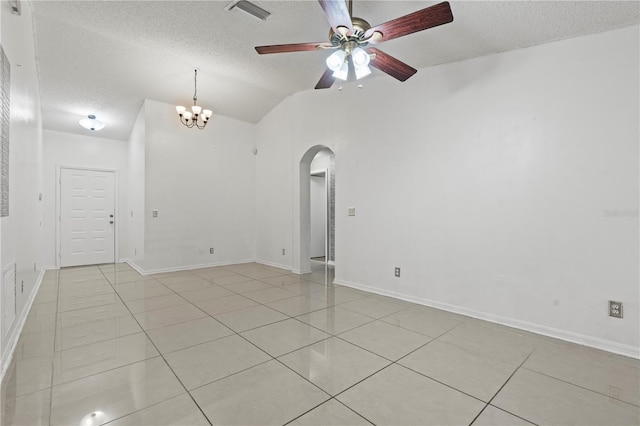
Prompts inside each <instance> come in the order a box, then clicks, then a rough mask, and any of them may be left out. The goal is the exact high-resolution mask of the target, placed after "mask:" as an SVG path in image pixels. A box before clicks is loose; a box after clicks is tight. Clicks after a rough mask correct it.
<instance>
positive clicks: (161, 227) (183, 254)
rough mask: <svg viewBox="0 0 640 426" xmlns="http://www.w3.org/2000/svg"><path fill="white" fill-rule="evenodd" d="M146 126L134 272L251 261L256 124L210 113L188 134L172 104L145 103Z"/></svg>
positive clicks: (252, 255) (252, 254)
mask: <svg viewBox="0 0 640 426" xmlns="http://www.w3.org/2000/svg"><path fill="white" fill-rule="evenodd" d="M145 121H146V123H145V125H146V130H145V132H146V137H145V140H146V147H145V149H146V151H145V191H146V194H145V257H144V260H142V261H140V263H139V264H138V266H139V267H141V268H142V269H143V270H144V271H147V272H148V271H159V270H167V269H176V268H185V267H193V266H196V265H210V264H221V263H231V262H239V261H250V260H252V259H254V257H255V245H254V242H255V226H254V223H255V220H254V217H255V216H254V199H255V190H254V188H255V178H254V173H255V156H254V154H253V149H254V147H255V125H252V124H249V123H245V122H242V121H238V120H234V119H230V118H226V117H222V116H216V115H214V116H213V118H212V119H211V121H210V122H209V124H208V125H207V127H206V128H205V129H204V130H198V129H195V128H193V129H188V128H186V127H184V126H183V125H182V124H180V122H179V120H178V117H177V115H176V112H175V106H173V105H169V104H165V103H160V102H156V101H150V100H147V101H146V103H145ZM153 210H157V211H158V217H157V218H153V217H152V211H153ZM211 247H213V248H214V249H215V253H214V254H210V253H209V248H211ZM201 251H202V253H201Z"/></svg>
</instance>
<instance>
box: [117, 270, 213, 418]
mask: <svg viewBox="0 0 640 426" xmlns="http://www.w3.org/2000/svg"><path fill="white" fill-rule="evenodd" d="M105 278H106V276H105ZM111 286H112V287H113V286H114V285H113V284H111ZM113 290H114V291H115V293H116V294H117V295H118V299H120V302H122V304H123V305H124V306H125V308H126V309H127V310H128V311H129V314H130V315H131V316H132V317H133V319H134V321H136V322H137V323H138V326H139V327H140V328H141V329H142V331H143V332H144V334H145V336H146V338H147V340H149V342H150V343H151V344H152V345H153V347H154V348H155V350H156V351H157V352H158V354H159V356H160V357H161V358H162V360H163V361H164V363H165V365H166V366H167V368H169V370H170V371H171V373H172V374H173V375H174V377H175V378H176V380H177V381H178V383H180V385H181V386H182V388H183V389H184V390H185V392H186V393H187V394H188V395H189V397H190V398H191V400H192V401H193V403H194V404H195V405H196V407H198V410H200V413H201V414H202V415H203V416H204V418H205V419H206V420H207V422H209V424H210V425H212V424H213V423H211V421H210V420H209V418H208V417H207V415H206V414H205V413H204V411H203V410H202V408H201V407H200V405H199V404H198V403H197V402H196V401H195V399H194V398H193V396H192V395H191V393H190V392H189V390H188V389H187V387H186V386H185V385H184V383H182V380H180V378H179V377H178V375H177V374H176V373H175V371H174V370H173V368H171V365H169V363H168V362H167V360H166V358H165V357H164V355H163V354H162V352H160V350H159V349H158V347H157V346H156V344H155V343H154V342H153V340H151V338H150V337H149V334H148V333H147V331H146V330H145V329H144V328H143V327H142V325H141V324H140V322H139V321H138V319H137V318H136V317H135V316H134V315H133V313H131V310H130V309H129V307H128V306H127V305H126V304H125V303H124V301H123V300H122V297H120V294H118V292H117V291H116V289H115V287H114V288H113ZM154 358H155V357H154ZM144 361H146V360H143V361H142V362H144ZM139 362H140V361H139ZM176 396H179V395H175V396H174V397H176ZM174 397H172V398H174ZM172 398H168V399H164V400H162V401H159V402H158V404H159V403H161V402H165V401H168V400H169V399H172ZM151 406H153V405H150V406H147V407H143V408H141V409H140V410H136V411H133V412H131V413H127V414H125V415H124V416H121V417H119V418H122V417H126V416H129V415H131V414H133V413H137V412H139V411H142V410H145V409H147V408H149V407H151ZM114 420H117V419H113V420H111V421H114Z"/></svg>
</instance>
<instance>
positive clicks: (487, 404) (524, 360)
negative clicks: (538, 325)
mask: <svg viewBox="0 0 640 426" xmlns="http://www.w3.org/2000/svg"><path fill="white" fill-rule="evenodd" d="M536 346H537V345H536ZM534 351H535V347H534V348H533V349H532V350H531V352H530V353H529V355H527V356H526V357H525V359H523V360H522V362H521V363H520V365H518V366H517V367H516V369H515V370H513V373H511V374H510V375H509V377H508V378H507V380H505V381H504V383H503V384H502V386H500V388H499V389H498V390H497V391H496V393H495V394H493V396H492V397H491V398H490V399H489V401H487V403H486V405H485V406H484V408H483V409H482V410H480V412H479V413H478V415H477V416H476V417H475V418H474V419H473V420H472V421H471V423H470V425H472V424H473V422H475V421H476V420H477V419H478V417H480V415H481V414H482V413H483V412H484V410H486V409H487V407H488V406H489V405H491V402H493V400H494V399H495V398H496V396H498V394H499V393H500V392H501V391H502V389H504V387H505V386H506V385H507V383H509V381H510V380H511V378H512V377H513V376H514V375H515V374H516V373H517V372H518V370H520V367H522V366H523V365H524V363H525V362H527V360H528V359H529V357H531V355H533V352H534ZM492 407H493V406H492ZM496 408H498V409H500V410H502V408H500V407H496ZM502 411H505V412H507V413H509V414H511V415H513V416H516V417H518V418H520V419H523V420H525V421H527V422H529V423H533V424H534V425H535V424H536V423H534V422H531V421H529V420H527V419H525V418H523V417H520V416H518V415H516V414H513V413H511V412H509V411H507V410H502Z"/></svg>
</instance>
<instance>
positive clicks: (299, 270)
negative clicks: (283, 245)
mask: <svg viewBox="0 0 640 426" xmlns="http://www.w3.org/2000/svg"><path fill="white" fill-rule="evenodd" d="M291 272H293V273H294V274H298V275H303V274H310V273H311V269H304V270H303V269H292V270H291Z"/></svg>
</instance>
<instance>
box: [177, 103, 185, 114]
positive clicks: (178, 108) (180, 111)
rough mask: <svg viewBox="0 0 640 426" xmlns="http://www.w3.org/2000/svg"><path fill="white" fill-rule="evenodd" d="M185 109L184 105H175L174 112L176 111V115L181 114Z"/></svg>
mask: <svg viewBox="0 0 640 426" xmlns="http://www.w3.org/2000/svg"><path fill="white" fill-rule="evenodd" d="M186 110H187V109H186V108H185V107H183V106H181V105H180V106H177V107H176V112H177V113H178V115H182V114H184V112H185V111H186Z"/></svg>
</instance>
